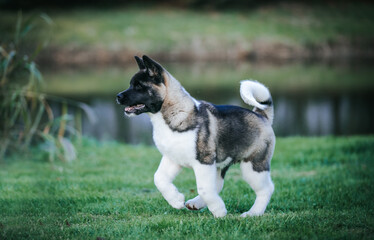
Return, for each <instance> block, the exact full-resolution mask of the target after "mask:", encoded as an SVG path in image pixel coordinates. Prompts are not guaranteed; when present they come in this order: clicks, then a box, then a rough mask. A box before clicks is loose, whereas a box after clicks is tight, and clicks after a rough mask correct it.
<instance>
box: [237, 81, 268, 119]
mask: <svg viewBox="0 0 374 240" xmlns="http://www.w3.org/2000/svg"><path fill="white" fill-rule="evenodd" d="M240 96H241V97H242V99H243V101H244V102H245V103H246V104H248V105H251V106H253V107H254V109H253V111H254V112H256V113H259V114H261V115H263V116H264V117H266V118H267V119H268V120H269V122H270V124H272V123H273V117H274V107H273V100H272V98H271V95H270V92H269V90H268V89H267V88H266V87H265V86H264V85H262V84H261V83H259V82H257V81H252V80H243V81H241V82H240Z"/></svg>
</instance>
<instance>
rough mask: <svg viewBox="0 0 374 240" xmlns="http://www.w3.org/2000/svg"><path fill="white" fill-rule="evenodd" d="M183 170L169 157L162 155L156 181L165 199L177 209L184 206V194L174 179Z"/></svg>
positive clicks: (155, 177)
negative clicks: (176, 185)
mask: <svg viewBox="0 0 374 240" xmlns="http://www.w3.org/2000/svg"><path fill="white" fill-rule="evenodd" d="M180 170H181V166H180V165H178V164H176V163H175V162H173V161H171V160H170V159H168V158H167V157H165V156H164V157H162V159H161V163H160V166H159V167H158V169H157V171H156V173H155V175H154V182H155V185H156V187H157V189H158V190H159V191H160V192H161V194H162V196H163V197H164V198H165V200H166V201H167V202H168V203H169V204H170V205H171V206H172V207H173V208H176V209H182V208H184V195H183V194H182V193H180V192H179V191H178V189H177V188H176V187H175V186H174V184H173V180H174V178H175V177H176V176H177V175H178V173H179V172H180Z"/></svg>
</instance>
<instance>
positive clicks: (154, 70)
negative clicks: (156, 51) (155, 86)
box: [143, 55, 164, 79]
mask: <svg viewBox="0 0 374 240" xmlns="http://www.w3.org/2000/svg"><path fill="white" fill-rule="evenodd" d="M143 62H144V65H145V67H146V69H147V72H148V75H149V76H150V77H159V78H160V79H162V72H163V70H164V68H163V67H162V66H161V65H160V64H159V63H157V62H156V61H154V60H152V59H151V58H150V57H148V56H146V55H144V56H143Z"/></svg>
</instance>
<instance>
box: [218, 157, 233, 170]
mask: <svg viewBox="0 0 374 240" xmlns="http://www.w3.org/2000/svg"><path fill="white" fill-rule="evenodd" d="M231 161H232V158H231V157H228V158H226V159H225V160H224V161H223V162H220V163H217V164H216V166H217V168H220V169H222V168H225V167H226V166H227V165H229V164H230V163H231Z"/></svg>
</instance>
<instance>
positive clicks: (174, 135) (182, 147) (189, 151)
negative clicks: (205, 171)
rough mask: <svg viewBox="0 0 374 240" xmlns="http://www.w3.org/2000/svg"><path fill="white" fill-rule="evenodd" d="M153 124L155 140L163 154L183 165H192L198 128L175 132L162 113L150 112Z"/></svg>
mask: <svg viewBox="0 0 374 240" xmlns="http://www.w3.org/2000/svg"><path fill="white" fill-rule="evenodd" d="M149 115H150V118H151V121H152V124H153V140H154V142H155V144H156V146H157V148H158V149H159V151H160V152H161V153H162V155H163V156H166V157H168V158H169V159H170V160H171V161H174V162H175V163H177V164H179V165H181V166H183V167H190V168H191V167H192V164H193V161H195V157H196V136H197V129H194V130H190V131H187V132H182V133H180V132H173V131H172V130H171V129H170V128H169V126H168V125H167V124H166V123H165V120H164V118H163V117H162V114H161V113H160V112H159V113H156V114H149Z"/></svg>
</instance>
